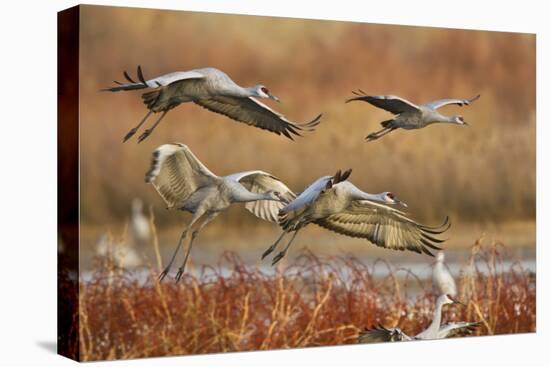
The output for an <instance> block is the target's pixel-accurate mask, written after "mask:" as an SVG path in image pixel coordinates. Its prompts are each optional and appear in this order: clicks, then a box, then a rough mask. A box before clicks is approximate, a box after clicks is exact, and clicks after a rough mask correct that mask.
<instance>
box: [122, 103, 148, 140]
mask: <svg viewBox="0 0 550 367" xmlns="http://www.w3.org/2000/svg"><path fill="white" fill-rule="evenodd" d="M152 113H153V111H151V110H149V112H147V115H145V117H144V118H143V119H142V120H141V121H140V122H139V124H137V125H136V127H134V128H133V129H131V130H130V131H128V133H127V134H126V136H125V137H124V139H123V142H124V143H126V140H128V139H130V138H131V137H132V136H134V134H135V133H136V132H137V131H138V129H139V128H140V127H141V125H143V123H144V122H145V120H147V118H148V117H149V116H150V115H151V114H152Z"/></svg>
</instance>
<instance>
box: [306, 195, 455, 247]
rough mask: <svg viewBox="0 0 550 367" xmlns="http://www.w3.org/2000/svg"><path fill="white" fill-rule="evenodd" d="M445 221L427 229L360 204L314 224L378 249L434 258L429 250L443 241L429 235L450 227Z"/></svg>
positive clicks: (387, 210)
mask: <svg viewBox="0 0 550 367" xmlns="http://www.w3.org/2000/svg"><path fill="white" fill-rule="evenodd" d="M448 219H449V218H448V217H447V218H446V219H445V222H444V223H443V224H442V225H441V226H440V227H436V228H433V227H427V226H424V225H422V224H419V223H417V222H415V221H413V220H411V219H409V218H407V217H406V216H405V215H404V213H402V212H400V211H398V210H395V209H392V208H390V207H387V206H385V205H381V204H377V203H374V202H371V201H367V200H361V201H355V202H353V203H352V204H351V205H350V206H349V207H348V209H346V210H345V211H343V212H340V213H337V214H333V215H331V216H329V217H327V218H323V219H319V220H316V221H315V223H316V224H318V225H320V226H321V227H324V228H326V229H329V230H331V231H334V232H337V233H340V234H343V235H346V236H350V237H358V238H366V239H368V240H369V241H370V242H372V243H374V244H375V245H376V246H379V247H384V248H388V249H392V250H399V251H404V250H409V251H414V252H417V253H425V254H427V255H430V256H433V254H432V252H431V250H440V247H438V245H439V244H440V243H442V242H444V240H441V239H438V238H435V237H433V236H432V235H435V234H441V233H443V232H445V231H446V230H447V229H448V228H449V227H450V224H449V220H448Z"/></svg>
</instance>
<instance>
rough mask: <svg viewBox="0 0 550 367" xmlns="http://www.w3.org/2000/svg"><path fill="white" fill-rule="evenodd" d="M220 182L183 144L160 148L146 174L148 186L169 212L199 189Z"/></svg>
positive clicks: (165, 145) (155, 152)
mask: <svg viewBox="0 0 550 367" xmlns="http://www.w3.org/2000/svg"><path fill="white" fill-rule="evenodd" d="M219 180H221V179H220V178H219V177H218V176H216V175H215V174H213V173H212V172H210V170H209V169H208V168H206V166H205V165H204V164H202V163H201V161H199V160H198V158H197V157H195V155H194V154H193V152H191V150H190V149H189V148H188V147H187V146H186V145H184V144H164V145H161V146H160V147H158V148H157V149H156V150H155V151H154V152H153V158H152V160H151V167H150V168H149V171H147V173H146V174H145V182H148V183H151V184H152V185H153V187H154V188H155V189H156V190H157V192H158V193H159V195H160V196H161V197H162V198H163V199H164V201H165V202H166V204H167V205H168V207H169V208H172V207H174V206H176V205H178V204H181V203H183V202H185V200H187V199H188V198H189V197H190V196H191V194H193V193H194V192H195V191H196V190H197V189H198V188H201V187H203V186H208V185H212V184H213V183H216V182H217V181H219Z"/></svg>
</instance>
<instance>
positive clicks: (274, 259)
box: [271, 231, 298, 265]
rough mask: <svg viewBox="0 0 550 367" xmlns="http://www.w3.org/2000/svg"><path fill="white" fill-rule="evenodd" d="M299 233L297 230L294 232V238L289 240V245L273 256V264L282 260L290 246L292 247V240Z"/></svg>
mask: <svg viewBox="0 0 550 367" xmlns="http://www.w3.org/2000/svg"><path fill="white" fill-rule="evenodd" d="M297 234H298V231H295V232H294V234H293V235H292V238H291V239H290V241H288V243H287V245H286V246H285V248H284V249H283V251H281V252H279V253H278V254H277V256H275V257H274V258H273V261H272V262H271V265H275V264H277V263H278V262H279V261H281V259H282V258H283V257H284V256H285V255H286V252H287V250H288V248H289V247H290V244H291V243H292V241H294V239H295V238H296V235H297Z"/></svg>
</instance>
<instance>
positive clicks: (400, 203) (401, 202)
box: [393, 197, 408, 208]
mask: <svg viewBox="0 0 550 367" xmlns="http://www.w3.org/2000/svg"><path fill="white" fill-rule="evenodd" d="M393 200H394V201H395V203H396V204H399V205H402V206H404V207H405V208H407V207H408V205H407V203H405V202H404V201H401V200H399V199H398V198H396V197H394V198H393Z"/></svg>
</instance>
